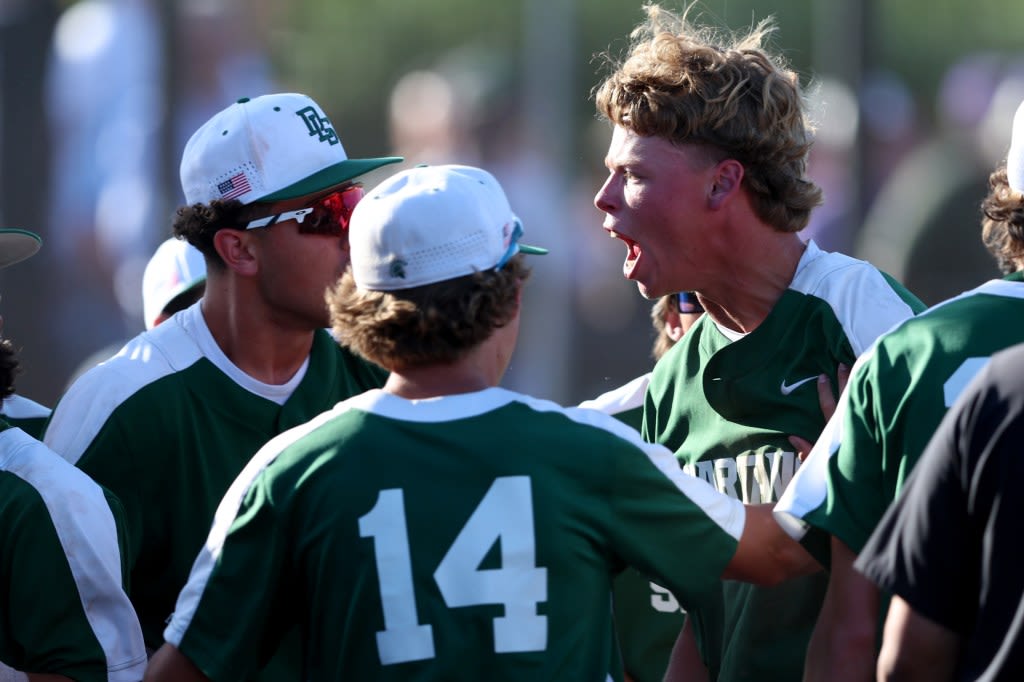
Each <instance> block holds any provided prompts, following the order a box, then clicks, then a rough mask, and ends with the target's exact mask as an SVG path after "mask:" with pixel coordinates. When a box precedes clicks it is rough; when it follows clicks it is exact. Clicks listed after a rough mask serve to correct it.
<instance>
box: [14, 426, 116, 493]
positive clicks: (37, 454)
mask: <svg viewBox="0 0 1024 682" xmlns="http://www.w3.org/2000/svg"><path fill="white" fill-rule="evenodd" d="M0 471H3V472H5V473H7V474H10V475H11V476H13V477H15V478H16V479H18V480H20V481H22V482H23V483H24V484H25V485H27V486H29V487H31V488H32V489H34V490H36V491H37V492H38V493H39V494H40V495H41V496H42V497H43V498H46V499H50V500H53V501H54V502H56V501H57V500H59V499H61V498H63V499H65V500H66V499H70V498H69V497H68V496H69V495H74V496H75V498H74V499H77V500H79V502H80V503H81V502H82V501H83V500H85V501H89V502H91V503H92V504H101V503H102V504H105V499H106V498H105V496H104V492H103V489H102V488H101V487H100V486H99V485H98V484H97V483H96V482H95V481H93V480H92V479H91V478H89V476H87V475H86V474H85V473H84V472H82V471H81V470H79V469H77V468H75V467H74V466H72V465H71V464H69V463H68V462H67V461H65V460H64V459H63V458H61V457H60V456H59V455H58V454H57V453H56V452H54V451H53V450H51V449H50V448H49V447H47V446H46V445H45V444H43V443H42V442H40V441H39V440H36V439H35V438H33V437H31V436H29V435H28V434H27V433H25V432H24V431H22V430H21V429H18V428H8V429H5V430H4V431H2V432H0Z"/></svg>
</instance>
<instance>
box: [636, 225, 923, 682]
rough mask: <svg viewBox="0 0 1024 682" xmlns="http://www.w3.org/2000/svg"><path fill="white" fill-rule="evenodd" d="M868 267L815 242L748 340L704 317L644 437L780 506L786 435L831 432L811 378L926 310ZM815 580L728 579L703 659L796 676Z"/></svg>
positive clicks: (769, 676) (667, 380)
mask: <svg viewBox="0 0 1024 682" xmlns="http://www.w3.org/2000/svg"><path fill="white" fill-rule="evenodd" d="M923 307H924V306H923V305H922V304H921V302H920V301H918V300H917V299H916V298H914V297H913V296H912V295H911V294H909V293H908V292H907V291H906V290H905V289H903V287H901V286H899V285H898V284H896V283H894V282H893V281H891V280H890V279H889V278H887V277H886V276H885V275H883V274H882V273H880V272H879V271H878V270H877V269H875V268H874V267H873V266H871V265H869V264H868V263H865V262H864V261H859V260H856V259H853V258H850V257H848V256H844V255H842V254H837V253H827V252H824V251H821V250H820V249H818V248H817V247H816V246H815V245H814V244H813V243H809V244H808V246H807V250H806V252H805V253H804V256H803V257H802V258H801V260H800V263H799V264H798V266H797V270H796V273H795V274H794V277H793V281H792V282H791V283H790V285H789V288H788V289H787V290H786V291H785V292H783V294H782V296H781V297H780V298H779V300H778V302H777V303H776V304H775V306H774V307H773V308H772V310H771V312H770V313H769V314H768V316H767V317H766V318H765V320H764V321H763V322H762V323H761V324H760V325H759V326H758V327H757V328H756V329H755V330H754V331H752V332H750V333H749V334H737V333H734V332H730V331H729V330H726V329H724V328H721V327H719V326H718V325H716V324H715V322H714V320H712V319H711V318H710V317H708V316H706V315H705V316H703V317H702V318H701V319H700V320H698V321H697V323H696V324H695V325H694V326H693V327H692V328H691V329H690V330H689V331H688V332H687V333H686V335H685V336H683V338H682V339H681V340H680V341H679V343H677V344H676V345H675V346H674V347H673V348H672V349H671V350H670V351H669V352H668V353H667V354H666V355H665V357H663V358H662V359H661V361H659V362H658V364H657V365H656V366H655V369H654V374H653V376H652V377H651V384H650V387H649V388H648V392H647V399H646V403H645V405H644V424H643V433H644V436H645V438H646V439H647V440H650V441H653V442H656V443H662V444H664V445H667V446H668V447H670V448H671V449H673V450H674V451H675V452H676V456H677V457H678V458H679V460H680V463H681V464H682V465H683V466H684V469H685V470H686V471H687V472H688V473H691V474H693V475H695V476H697V477H699V478H702V479H704V480H706V481H709V482H711V483H713V484H714V485H715V486H716V487H717V488H718V489H719V490H721V491H723V492H725V493H726V494H728V495H730V496H732V497H735V498H737V499H740V500H742V501H743V502H745V503H748V504H758V503H774V502H776V501H777V500H778V499H779V497H780V496H781V495H782V492H783V491H784V490H785V488H786V486H787V484H788V483H789V481H790V479H791V478H792V477H793V474H794V473H795V472H796V470H797V468H798V467H799V465H800V460H799V458H798V457H797V454H796V453H795V452H794V449H793V446H792V445H791V444H790V443H789V440H788V437H789V436H790V435H795V436H800V437H802V438H804V439H806V440H809V441H811V442H813V441H814V440H816V438H817V437H818V435H819V434H820V433H821V430H822V428H823V426H824V417H823V415H822V413H821V406H820V405H819V401H818V392H817V390H816V380H817V377H818V376H819V375H820V374H826V375H828V376H829V377H831V380H832V384H833V386H835V385H836V370H837V367H838V365H839V364H840V363H845V364H847V365H852V364H853V362H854V360H855V358H856V357H857V356H858V355H859V354H860V353H862V352H863V351H864V350H866V349H867V348H868V347H869V346H870V344H871V343H872V342H873V341H874V340H875V339H876V338H877V337H878V336H880V335H881V334H882V333H883V332H885V331H887V330H888V329H890V328H891V327H892V326H893V325H895V324H896V323H898V322H900V321H901V320H904V319H906V318H907V317H910V316H911V315H913V314H914V313H915V312H917V311H919V310H921V309H923ZM826 585H827V575H826V574H825V573H824V572H819V573H818V574H816V575H812V576H807V577H804V578H799V579H795V580H790V581H787V582H785V583H783V584H781V585H778V586H776V587H771V588H765V587H756V586H753V585H750V584H747V583H740V582H734V581H726V582H724V583H723V584H722V589H721V595H720V600H717V601H715V600H712V601H711V602H709V603H712V604H714V605H715V608H709V609H707V610H702V611H696V612H691V613H690V616H691V618H693V621H694V627H695V631H696V632H697V633H698V634H699V636H698V644H699V645H700V648H701V653H702V656H703V657H704V660H705V662H706V663H707V665H708V668H709V670H710V671H711V672H712V674H717V675H718V678H719V679H720V680H726V681H728V682H733V681H734V680H797V679H800V678H801V677H802V674H803V663H804V653H805V651H806V649H807V643H808V641H809V639H810V634H811V631H812V629H813V626H814V623H815V620H816V619H817V615H818V610H819V609H820V606H821V602H822V600H823V598H824V593H825V587H826Z"/></svg>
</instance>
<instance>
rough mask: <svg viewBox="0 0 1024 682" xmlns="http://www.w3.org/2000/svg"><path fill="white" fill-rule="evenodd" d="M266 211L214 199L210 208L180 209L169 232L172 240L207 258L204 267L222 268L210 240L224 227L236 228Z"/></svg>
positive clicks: (222, 262)
mask: <svg viewBox="0 0 1024 682" xmlns="http://www.w3.org/2000/svg"><path fill="white" fill-rule="evenodd" d="M265 210H266V209H265V208H262V207H260V206H259V205H258V204H249V205H246V204H243V203H242V202H241V201H239V200H238V199H229V200H228V201H221V200H219V199H214V200H213V201H211V202H210V203H209V204H191V205H187V206H182V207H180V208H178V210H177V211H176V212H175V214H174V224H173V227H172V231H173V233H174V236H175V237H177V238H178V239H184V240H185V241H187V242H188V243H189V244H191V245H192V246H194V247H196V248H197V249H199V251H200V252H201V253H202V254H203V255H204V256H205V257H206V263H207V267H209V266H210V265H216V266H218V267H223V265H224V261H223V260H222V259H221V257H220V254H218V253H217V249H216V248H214V246H213V236H214V235H215V234H217V231H218V230H220V229H222V228H225V227H232V228H239V227H240V226H242V225H245V224H247V223H248V222H249V221H250V220H253V219H255V218H259V217H260V216H262V215H263V213H265Z"/></svg>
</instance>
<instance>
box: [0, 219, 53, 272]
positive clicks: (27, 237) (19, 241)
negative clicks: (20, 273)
mask: <svg viewBox="0 0 1024 682" xmlns="http://www.w3.org/2000/svg"><path fill="white" fill-rule="evenodd" d="M42 245H43V240H42V239H40V238H39V235H37V234H36V233H35V232H29V231H28V230H21V229H18V228H14V227H7V228H0V268H6V267H7V266H8V265H14V264H15V263H18V262H20V261H23V260H25V259H26V258H28V257H29V256H31V255H33V254H34V253H35V252H36V251H38V250H39V247H41V246H42Z"/></svg>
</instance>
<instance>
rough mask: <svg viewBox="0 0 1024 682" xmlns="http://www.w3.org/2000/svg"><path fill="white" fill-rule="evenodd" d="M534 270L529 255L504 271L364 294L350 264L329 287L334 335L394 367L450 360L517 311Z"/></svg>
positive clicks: (371, 358) (359, 352)
mask: <svg viewBox="0 0 1024 682" xmlns="http://www.w3.org/2000/svg"><path fill="white" fill-rule="evenodd" d="M529 276H530V270H529V268H528V266H527V265H526V263H525V262H524V260H523V256H522V254H520V255H517V256H515V257H514V258H512V260H510V261H509V262H508V263H506V264H505V266H504V267H502V268H501V269H500V270H486V271H483V272H475V273H473V274H472V275H466V276H464V277H458V278H456V279H450V280H446V281H444V282H438V283H436V284H427V285H424V286H420V287H413V288H410V289H402V290H400V291H361V290H359V289H357V288H356V284H355V280H354V279H353V277H352V271H351V269H349V270H347V271H346V272H345V274H344V275H343V276H342V278H341V280H340V281H339V282H338V283H337V284H336V285H335V286H334V287H333V288H331V289H329V290H328V291H327V305H328V307H329V308H330V311H331V324H332V326H333V328H334V334H335V337H336V338H338V339H339V340H340V342H341V344H342V345H343V346H345V347H346V348H348V349H350V350H351V351H352V352H354V353H356V354H357V355H360V356H362V357H364V358H366V359H367V360H369V361H370V362H373V363H376V364H378V365H380V366H381V367H384V368H385V369H388V370H401V369H403V368H407V367H420V366H424V365H435V364H450V363H452V362H455V361H456V360H459V359H460V358H461V357H462V356H464V355H465V354H466V353H467V352H468V351H470V350H471V349H473V348H475V347H476V346H478V345H480V344H481V343H483V342H484V341H486V340H487V339H488V338H489V337H490V335H491V334H492V333H493V332H494V330H495V329H499V328H501V327H504V326H505V325H506V324H508V323H509V321H511V320H512V318H513V317H514V316H515V313H516V309H517V307H518V296H519V290H520V287H521V286H522V284H523V283H524V282H525V281H526V280H527V279H528V278H529Z"/></svg>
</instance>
